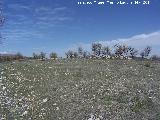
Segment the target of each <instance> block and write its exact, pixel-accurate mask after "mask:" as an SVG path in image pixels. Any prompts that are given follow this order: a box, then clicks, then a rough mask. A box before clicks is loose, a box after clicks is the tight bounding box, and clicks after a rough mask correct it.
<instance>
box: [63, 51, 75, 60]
mask: <svg viewBox="0 0 160 120" xmlns="http://www.w3.org/2000/svg"><path fill="white" fill-rule="evenodd" d="M65 54H66V57H67V58H71V59H72V58H74V52H73V51H72V50H69V51H68V52H66V53H65Z"/></svg>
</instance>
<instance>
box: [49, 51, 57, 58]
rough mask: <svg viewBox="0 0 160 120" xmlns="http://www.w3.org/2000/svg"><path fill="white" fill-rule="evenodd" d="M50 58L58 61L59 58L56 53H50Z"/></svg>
mask: <svg viewBox="0 0 160 120" xmlns="http://www.w3.org/2000/svg"><path fill="white" fill-rule="evenodd" d="M50 58H51V59H57V58H58V55H57V53H55V52H52V53H50Z"/></svg>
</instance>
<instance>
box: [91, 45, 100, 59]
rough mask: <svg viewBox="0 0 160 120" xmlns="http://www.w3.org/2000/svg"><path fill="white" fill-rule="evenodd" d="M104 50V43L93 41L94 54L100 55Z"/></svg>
mask: <svg viewBox="0 0 160 120" xmlns="http://www.w3.org/2000/svg"><path fill="white" fill-rule="evenodd" d="M101 51H102V44H100V43H92V52H93V55H94V56H100V55H101Z"/></svg>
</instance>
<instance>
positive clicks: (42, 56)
mask: <svg viewBox="0 0 160 120" xmlns="http://www.w3.org/2000/svg"><path fill="white" fill-rule="evenodd" d="M39 56H40V59H41V60H44V59H45V58H46V53H44V52H41V53H40V55H39Z"/></svg>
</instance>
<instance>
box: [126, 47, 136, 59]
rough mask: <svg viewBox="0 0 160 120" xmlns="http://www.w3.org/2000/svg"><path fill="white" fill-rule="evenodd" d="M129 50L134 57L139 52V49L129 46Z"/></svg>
mask: <svg viewBox="0 0 160 120" xmlns="http://www.w3.org/2000/svg"><path fill="white" fill-rule="evenodd" d="M128 50H129V54H130V55H131V57H132V59H133V58H134V57H135V56H136V55H137V54H138V50H136V49H135V48H133V47H129V48H128Z"/></svg>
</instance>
